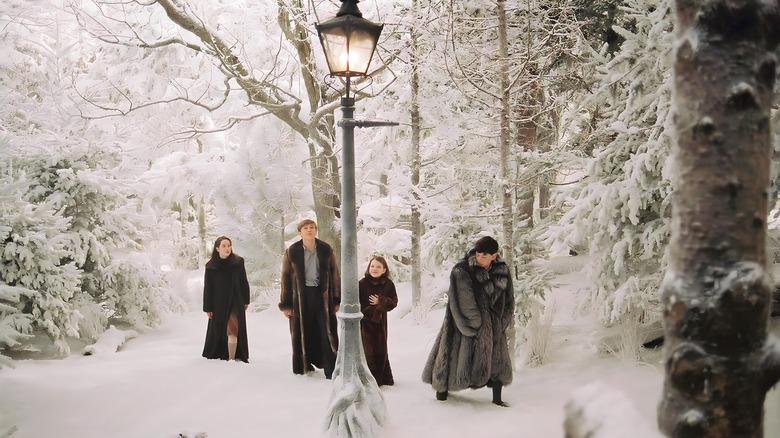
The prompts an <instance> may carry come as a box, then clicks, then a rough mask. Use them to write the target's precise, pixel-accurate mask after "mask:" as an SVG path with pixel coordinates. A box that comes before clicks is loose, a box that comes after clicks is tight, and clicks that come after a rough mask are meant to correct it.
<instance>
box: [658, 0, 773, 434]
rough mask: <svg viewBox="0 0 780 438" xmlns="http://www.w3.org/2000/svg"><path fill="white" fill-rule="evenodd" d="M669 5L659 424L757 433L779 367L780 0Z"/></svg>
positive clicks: (671, 428) (675, 430) (693, 0)
mask: <svg viewBox="0 0 780 438" xmlns="http://www.w3.org/2000/svg"><path fill="white" fill-rule="evenodd" d="M675 4H676V9H677V20H678V21H677V26H678V28H677V30H676V31H677V35H678V37H677V38H678V39H677V47H676V53H675V57H676V59H675V67H674V74H675V78H674V86H675V90H674V110H675V113H676V132H675V137H676V142H675V144H674V146H673V152H672V153H673V159H674V180H673V183H674V190H675V193H674V199H673V204H672V205H673V207H672V210H673V217H672V241H671V253H670V264H669V268H668V270H667V274H666V278H665V279H664V283H663V285H662V287H661V298H662V302H663V306H664V330H665V335H666V342H665V345H664V365H665V371H666V378H665V381H664V388H663V393H662V398H661V402H660V405H659V409H658V424H659V427H660V429H661V431H662V432H663V433H664V434H666V435H668V436H673V437H711V438H717V437H722V438H731V437H762V436H763V430H762V424H763V405H764V399H765V396H766V392H767V391H768V390H769V389H770V388H771V387H772V386H773V385H774V384H775V383H776V382H777V381H778V377H780V351H778V347H777V344H776V343H774V342H773V341H771V340H770V339H769V338H768V336H769V335H768V318H769V311H770V292H771V290H770V282H769V277H768V274H767V271H766V269H765V267H766V251H765V240H766V219H767V202H768V200H767V195H768V190H769V158H770V144H771V133H770V124H769V119H770V110H771V105H772V101H773V98H774V96H773V86H774V82H775V79H776V76H777V56H778V54H777V51H776V50H777V48H778V41H779V40H780V15H778V8H779V7H780V2H778V1H777V0H774V1H772V2H769V1H761V0H744V1H734V0H677V1H676V2H675ZM772 415H777V413H773V414H772Z"/></svg>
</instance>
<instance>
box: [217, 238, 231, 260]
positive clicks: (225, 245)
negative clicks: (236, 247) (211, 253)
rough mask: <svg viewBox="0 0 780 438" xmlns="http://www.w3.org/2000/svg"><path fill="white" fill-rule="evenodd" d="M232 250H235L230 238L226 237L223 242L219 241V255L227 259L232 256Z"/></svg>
mask: <svg viewBox="0 0 780 438" xmlns="http://www.w3.org/2000/svg"><path fill="white" fill-rule="evenodd" d="M231 251H233V245H232V244H231V243H230V241H229V240H227V239H224V240H223V241H222V242H219V246H218V247H217V252H218V253H219V257H220V258H223V259H226V258H228V257H229V256H230V253H231Z"/></svg>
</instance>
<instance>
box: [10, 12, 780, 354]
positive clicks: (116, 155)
mask: <svg viewBox="0 0 780 438" xmlns="http://www.w3.org/2000/svg"><path fill="white" fill-rule="evenodd" d="M338 6H339V2H338V1H336V0H308V1H304V0H277V1H275V2H272V1H267V0H263V1H247V0H126V1H117V0H44V1H41V0H5V1H3V2H2V3H0V22H1V23H2V26H1V27H0V29H2V33H1V34H0V45H2V53H3V56H2V58H0V72H2V73H0V90H2V94H0V96H2V103H0V151H2V153H1V154H0V217H2V219H0V259H2V263H0V368H4V367H13V366H14V362H15V361H16V360H18V359H22V358H31V357H32V358H41V357H65V356H68V355H69V354H71V349H72V346H73V345H74V343H73V341H74V340H75V339H79V340H82V341H83V342H84V343H90V342H91V341H94V340H95V339H97V338H98V337H99V336H100V335H101V334H102V333H103V332H104V331H106V330H107V329H108V328H109V327H110V326H111V325H115V326H118V327H125V328H132V329H136V330H150V329H154V328H155V327H157V326H158V325H159V324H160V323H161V322H162V321H163V320H164V318H165V316H166V315H167V314H169V313H175V312H182V311H184V310H198V309H187V304H186V303H184V302H183V301H182V300H181V298H180V297H178V296H176V295H175V294H174V293H172V285H173V284H175V282H176V281H177V278H178V277H177V276H178V275H179V273H180V272H183V271H193V270H200V269H202V267H203V265H204V264H205V262H206V260H207V259H208V257H209V255H210V254H211V250H212V248H213V243H214V240H215V239H216V237H218V236H220V235H226V236H229V237H230V238H231V239H232V240H233V242H234V245H235V247H236V248H238V249H240V251H238V250H237V252H240V254H241V256H243V257H244V258H245V259H246V263H247V272H248V275H249V281H250V284H251V285H252V305H251V306H250V311H253V312H260V311H263V310H265V309H267V308H272V309H275V306H276V304H277V302H278V296H279V279H280V264H281V257H282V254H283V251H284V248H285V247H286V245H288V244H289V243H290V241H293V240H295V239H296V238H297V232H296V229H295V225H296V224H297V222H298V221H300V220H301V219H304V218H312V219H316V221H317V223H318V225H319V238H321V239H323V240H325V241H327V242H329V243H331V244H332V245H333V246H334V249H335V250H336V251H337V252H339V251H340V247H339V242H340V240H339V239H340V190H341V181H340V171H341V168H340V146H339V138H338V129H337V128H336V127H335V122H336V120H337V118H338V111H337V110H338V108H339V98H340V97H341V96H342V94H343V92H344V83H343V81H339V80H338V79H333V78H332V77H328V71H327V67H326V63H325V59H324V55H323V53H322V50H321V47H320V44H319V41H318V39H317V34H316V31H315V28H314V24H315V23H318V22H321V21H323V20H325V19H327V18H329V17H331V16H332V15H333V14H334V13H335V11H336V10H337V9H338ZM360 8H361V11H362V12H363V14H364V16H365V17H367V18H370V19H371V20H373V21H376V22H382V23H384V24H385V28H384V31H383V33H382V36H381V38H380V41H379V45H378V47H377V49H376V53H375V55H374V60H373V62H372V68H371V72H370V74H369V75H368V76H367V77H365V78H360V79H358V80H356V81H355V83H354V84H353V91H355V92H356V117H357V118H365V119H377V120H388V121H395V122H398V123H399V126H398V127H392V128H390V127H383V128H370V129H362V130H357V131H356V138H355V152H356V181H357V184H356V199H357V209H358V211H357V220H358V230H357V233H358V234H357V235H358V253H359V255H358V260H359V264H360V266H361V267H360V268H359V269H361V271H360V272H362V265H363V262H364V261H366V260H368V259H369V258H370V256H371V255H373V254H381V255H383V256H384V257H385V258H386V259H387V261H388V263H390V265H391V270H392V272H393V276H394V279H395V281H396V282H410V283H411V290H412V312H413V314H414V316H415V318H418V319H420V320H422V319H425V317H426V315H427V313H428V312H429V311H430V310H431V309H434V308H436V307H437V306H441V304H442V303H443V301H444V300H446V289H447V278H448V275H449V270H450V268H451V267H452V264H453V263H454V262H455V261H456V260H458V259H459V258H460V257H462V256H463V254H464V253H465V251H467V250H468V249H469V248H470V245H471V244H472V243H473V242H474V241H475V240H476V238H478V237H480V236H483V235H491V236H494V237H496V239H497V240H498V241H499V242H500V243H501V245H502V246H501V253H502V257H503V258H504V260H506V261H507V263H508V264H509V265H510V266H511V267H512V271H513V272H514V278H515V292H516V300H517V310H516V321H515V327H516V329H517V331H516V337H515V339H514V340H513V341H514V347H515V355H516V358H517V360H519V361H521V362H525V363H543V362H544V359H545V357H544V354H545V343H544V338H545V336H550V335H549V333H545V331H544V327H545V315H548V314H549V309H548V310H547V312H546V311H545V304H546V301H545V295H546V294H547V293H548V292H549V291H550V289H551V287H552V286H551V283H550V280H551V278H552V273H551V272H549V271H548V270H547V269H546V268H545V264H544V263H543V261H544V260H546V259H549V258H551V257H558V256H573V255H586V256H587V266H586V268H585V272H587V273H588V278H587V282H586V283H584V284H582V285H580V288H581V289H582V290H583V291H584V293H583V294H581V295H580V297H581V300H580V302H578V303H577V308H578V311H579V312H583V313H589V314H592V315H595V317H596V318H597V320H598V321H599V323H600V326H601V331H602V332H603V336H604V337H605V339H608V338H610V337H612V338H613V339H617V341H614V342H612V343H605V345H608V349H609V353H612V354H619V355H620V356H621V357H637V358H638V357H639V354H640V353H639V352H640V349H641V348H642V344H644V343H646V342H648V341H652V340H653V339H655V338H657V337H659V336H660V335H661V334H662V333H663V331H662V328H661V321H662V309H661V298H660V294H659V290H660V288H661V284H662V280H663V278H664V272H665V271H666V269H667V268H668V266H669V242H670V235H671V228H672V192H673V190H674V186H673V184H672V181H673V178H672V175H671V172H672V171H671V168H670V153H671V149H672V144H673V141H674V129H673V125H674V111H673V108H672V107H673V105H672V102H673V99H672V90H673V83H674V81H673V67H674V57H673V54H674V38H675V35H674V26H675V22H676V20H677V18H676V17H675V7H674V2H673V1H671V0H473V1H450V2H435V1H433V2H431V1H422V0H393V1H389V0H386V1H380V0H364V1H362V2H361V3H360ZM776 102H777V101H775V102H774V103H773V105H772V117H771V126H772V129H773V130H774V131H777V128H778V124H779V123H778V116H777V114H778V111H777V110H778V108H780V107H779V106H778V104H777V103H776ZM772 144H773V146H774V148H773V150H775V151H777V150H778V149H780V140H778V138H777V137H776V136H773V137H772ZM777 162H778V160H777V159H774V158H773V159H772V169H773V172H772V174H771V181H772V183H771V190H770V193H769V207H768V209H767V210H768V211H767V217H766V218H765V219H766V224H767V227H768V240H767V244H766V248H767V260H768V262H769V263H770V264H771V263H774V262H776V261H778V260H780V254H778V250H780V248H777V245H776V244H775V241H776V240H775V237H774V236H775V235H776V234H777V231H776V230H777V228H778V226H780V219H778V217H777V216H778V215H777V214H776V213H777V212H776V209H775V208H774V206H775V203H776V201H777V199H778V187H779V186H780V185H778V184H777V178H776V176H777V175H776V172H775V171H774V169H775V167H776V165H777Z"/></svg>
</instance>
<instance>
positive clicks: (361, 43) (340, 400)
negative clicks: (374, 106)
mask: <svg viewBox="0 0 780 438" xmlns="http://www.w3.org/2000/svg"><path fill="white" fill-rule="evenodd" d="M358 2H359V0H341V8H340V9H339V11H338V13H337V14H336V17H335V18H332V19H330V20H327V21H324V22H322V23H319V24H317V25H316V28H317V33H318V34H319V37H320V42H321V43H322V49H323V50H324V51H325V58H326V59H327V61H328V69H329V70H330V74H331V75H333V76H343V77H344V79H345V83H346V91H345V94H344V97H342V98H341V113H342V118H341V120H340V121H339V123H338V125H339V126H340V127H341V129H342V163H341V169H342V180H341V207H342V208H341V225H342V226H341V308H340V310H339V313H338V318H339V331H340V339H341V342H339V351H338V356H337V360H336V369H335V371H334V373H333V393H332V394H331V400H330V403H329V406H328V430H329V431H330V434H331V435H332V436H339V437H373V436H378V435H380V431H381V429H382V428H383V427H384V423H385V417H386V415H387V409H386V408H385V400H384V397H383V396H382V393H381V392H380V391H379V387H378V386H377V383H376V380H374V378H373V376H372V375H371V373H370V372H369V370H368V365H367V364H366V357H365V353H364V351H363V344H362V341H361V339H360V319H361V318H362V317H363V314H362V313H361V312H360V299H359V296H358V274H357V273H358V270H357V225H356V221H355V127H356V126H357V127H369V126H393V125H397V124H398V123H394V122H381V121H365V120H355V119H354V118H353V116H354V112H355V99H354V98H353V97H351V96H350V94H349V92H350V78H351V77H354V76H365V75H366V73H367V72H368V66H369V64H370V63H371V57H372V56H373V54H374V49H376V44H377V42H378V41H379V35H380V34H381V33H382V27H384V25H382V24H376V23H373V22H371V21H369V20H366V19H365V18H363V14H361V13H360V10H359V9H358V7H357V3H358Z"/></svg>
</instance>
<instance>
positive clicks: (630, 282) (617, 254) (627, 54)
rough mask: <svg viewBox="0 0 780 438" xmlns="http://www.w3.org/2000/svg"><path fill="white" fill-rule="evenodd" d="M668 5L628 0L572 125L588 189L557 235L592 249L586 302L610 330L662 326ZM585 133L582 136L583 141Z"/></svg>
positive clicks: (566, 244)
mask: <svg viewBox="0 0 780 438" xmlns="http://www.w3.org/2000/svg"><path fill="white" fill-rule="evenodd" d="M669 3H670V2H669V1H667V0H658V1H629V2H626V3H625V4H624V5H623V7H622V8H621V9H620V13H619V16H618V17H616V21H617V23H618V24H615V25H614V26H613V27H612V30H613V31H614V32H615V33H616V34H617V35H619V36H620V37H622V38H623V39H624V41H623V42H622V43H621V44H620V46H619V49H617V50H616V51H615V52H614V53H613V54H611V55H610V54H609V51H608V50H609V49H610V48H612V46H610V45H609V44H604V45H603V47H602V48H601V51H600V52H598V53H594V57H595V58H596V61H597V62H598V57H602V59H603V61H602V62H601V65H599V66H597V68H596V71H597V73H596V74H597V87H596V88H595V90H594V91H593V93H592V95H591V96H590V97H589V98H588V99H586V100H585V101H584V102H583V103H582V104H581V105H580V106H578V107H577V108H575V111H574V114H573V115H572V113H570V114H569V116H570V117H571V119H570V120H569V121H568V122H567V123H582V124H583V125H586V126H587V129H581V130H579V131H576V130H573V131H574V132H573V133H570V136H569V138H568V140H569V141H571V142H576V143H578V144H579V147H580V148H581V149H582V150H585V151H586V152H588V151H592V155H591V157H590V159H589V160H588V164H587V171H586V176H585V177H584V180H583V181H582V184H581V185H579V186H578V187H576V189H575V190H573V192H571V193H569V194H568V198H566V200H565V202H567V203H570V205H571V210H569V211H568V212H567V213H566V214H565V215H564V216H563V217H562V219H561V221H560V223H559V226H558V227H556V229H554V230H553V231H552V234H553V235H554V236H555V238H556V239H557V240H558V242H559V243H562V244H563V248H587V251H586V252H587V254H588V255H589V262H588V267H587V271H588V272H589V280H590V281H589V286H588V290H589V294H588V297H589V300H588V303H587V304H586V305H587V306H588V307H590V308H592V309H593V310H594V311H595V312H596V314H597V315H598V317H599V319H600V321H601V322H602V323H603V324H605V325H607V326H610V325H613V324H616V323H619V322H622V321H626V320H630V321H632V322H633V323H637V322H642V321H652V320H658V318H659V317H660V316H659V315H657V314H656V312H657V311H658V288H659V285H660V280H661V276H662V272H663V268H664V267H665V265H666V258H665V250H666V245H667V242H668V236H669V220H670V214H671V212H670V211H669V204H670V193H671V185H670V181H669V179H668V176H666V175H665V174H664V166H665V164H666V160H667V156H668V155H669V151H670V135H669V132H671V131H670V126H671V114H670V110H669V102H670V87H671V83H670V75H671V57H670V51H671V47H672V35H671V29H672V24H673V11H672V10H671V8H670V4H669ZM577 136H579V138H577Z"/></svg>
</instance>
